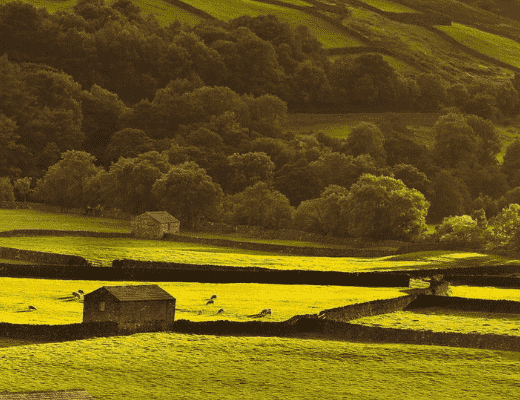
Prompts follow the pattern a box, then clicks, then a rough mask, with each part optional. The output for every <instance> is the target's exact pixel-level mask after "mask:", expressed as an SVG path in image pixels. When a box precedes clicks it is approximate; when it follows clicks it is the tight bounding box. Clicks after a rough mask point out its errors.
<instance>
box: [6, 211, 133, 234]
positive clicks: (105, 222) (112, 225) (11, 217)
mask: <svg viewBox="0 0 520 400" xmlns="http://www.w3.org/2000/svg"><path fill="white" fill-rule="evenodd" d="M13 229H56V230H64V231H92V232H130V221H124V220H120V219H110V218H98V217H87V216H83V215H69V214H53V213H46V212H41V211H35V210H0V231H10V230H13Z"/></svg>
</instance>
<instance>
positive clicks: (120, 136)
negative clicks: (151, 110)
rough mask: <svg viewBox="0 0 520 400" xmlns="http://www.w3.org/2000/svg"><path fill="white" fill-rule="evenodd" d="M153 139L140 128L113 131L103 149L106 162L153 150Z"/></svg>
mask: <svg viewBox="0 0 520 400" xmlns="http://www.w3.org/2000/svg"><path fill="white" fill-rule="evenodd" d="M154 150H155V146H154V141H153V140H152V139H150V138H149V137H148V135H147V134H146V133H144V132H143V131H142V130H140V129H132V128H125V129H122V130H120V131H117V132H116V133H114V135H113V136H112V137H111V138H110V142H109V143H108V146H107V148H106V151H105V162H106V164H108V163H110V162H111V161H117V160H118V159H119V158H120V157H126V158H132V157H137V156H138V155H139V154H142V153H147V152H149V151H154Z"/></svg>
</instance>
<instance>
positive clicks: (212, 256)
mask: <svg viewBox="0 0 520 400" xmlns="http://www.w3.org/2000/svg"><path fill="white" fill-rule="evenodd" d="M0 246H2V247H12V248H17V249H24V250H33V251H43V252H52V253H58V254H67V255H77V256H80V257H85V258H88V259H94V260H97V261H100V262H101V263H102V264H103V265H105V266H109V265H111V262H112V260H116V259H125V258H126V259H132V260H143V261H165V262H177V263H186V264H202V265H226V266H232V267H263V268H275V269H286V270H294V269H307V270H320V271H342V272H369V271H396V270H397V271H398V270H402V269H427V268H435V267H437V268H440V267H447V266H465V265H467V266H472V265H475V263H479V264H482V263H489V264H493V263H495V262H502V263H503V262H505V260H503V259H501V258H497V257H494V256H490V255H484V254H480V253H469V252H448V251H437V252H427V253H414V254H412V255H406V256H404V257H403V256H390V257H376V258H372V257H370V258H369V257H306V256H288V255H283V254H277V253H267V252H256V251H249V250H240V249H232V248H225V247H212V246H206V245H199V244H194V243H181V242H170V241H157V240H141V239H112V238H110V239H107V238H92V237H50V236H41V237H8V238H0Z"/></svg>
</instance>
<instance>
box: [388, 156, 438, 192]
mask: <svg viewBox="0 0 520 400" xmlns="http://www.w3.org/2000/svg"><path fill="white" fill-rule="evenodd" d="M392 172H393V174H394V178H395V179H400V180H401V181H403V183H404V184H405V185H406V186H407V187H409V188H410V189H416V190H418V191H419V192H421V193H422V194H423V195H424V197H426V198H427V199H429V198H430V197H431V195H432V183H431V182H430V180H429V179H428V177H427V176H426V174H424V173H423V172H421V171H419V170H418V169H417V168H415V167H414V166H413V165H408V164H397V165H394V166H393V167H392Z"/></svg>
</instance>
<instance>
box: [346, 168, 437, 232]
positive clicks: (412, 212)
mask: <svg viewBox="0 0 520 400" xmlns="http://www.w3.org/2000/svg"><path fill="white" fill-rule="evenodd" d="M347 207H348V220H349V232H350V234H351V235H352V236H355V237H365V238H371V239H377V240H383V239H398V240H399V239H401V240H416V239H418V238H420V237H421V235H423V234H424V233H425V232H426V214H427V212H428V207H429V203H428V202H427V201H426V200H425V199H424V196H423V195H422V193H420V192H419V191H417V190H415V189H409V188H407V187H406V185H405V184H404V183H403V182H402V181H399V180H396V179H394V178H390V177H388V176H379V177H377V176H374V175H370V174H365V175H363V176H362V177H361V178H360V179H359V180H358V181H357V182H356V183H355V184H354V185H352V187H351V188H350V192H349V195H348V198H347Z"/></svg>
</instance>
